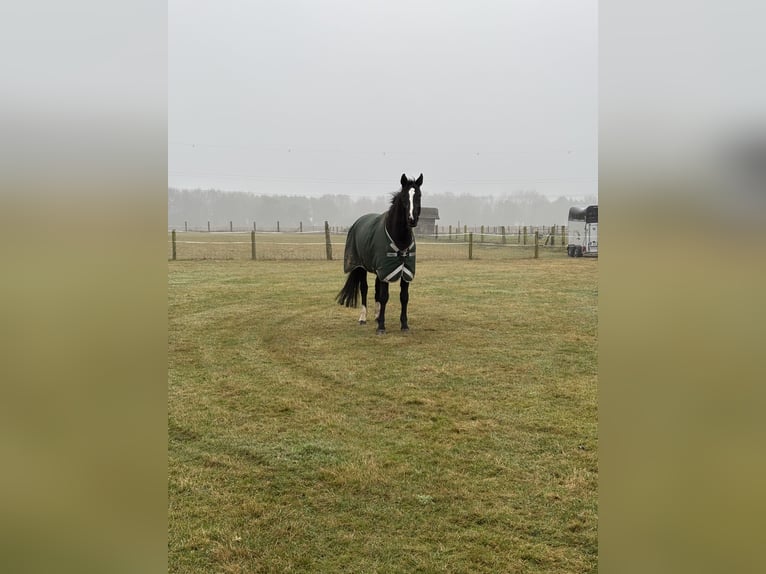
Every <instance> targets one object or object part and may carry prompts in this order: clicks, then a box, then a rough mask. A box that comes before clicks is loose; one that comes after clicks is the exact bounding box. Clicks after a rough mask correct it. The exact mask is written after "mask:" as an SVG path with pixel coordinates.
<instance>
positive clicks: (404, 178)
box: [401, 173, 407, 187]
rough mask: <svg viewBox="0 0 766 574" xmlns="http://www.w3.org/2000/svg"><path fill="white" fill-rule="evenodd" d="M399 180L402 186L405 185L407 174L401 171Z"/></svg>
mask: <svg viewBox="0 0 766 574" xmlns="http://www.w3.org/2000/svg"><path fill="white" fill-rule="evenodd" d="M401 182H402V187H404V186H405V185H407V174H406V173H403V174H402V179H401Z"/></svg>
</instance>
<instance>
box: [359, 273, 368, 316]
mask: <svg viewBox="0 0 766 574" xmlns="http://www.w3.org/2000/svg"><path fill="white" fill-rule="evenodd" d="M359 291H360V292H361V294H362V313H361V314H360V315H359V324H360V325H366V324H367V273H366V272H365V274H364V276H363V277H362V280H361V281H360V282H359Z"/></svg>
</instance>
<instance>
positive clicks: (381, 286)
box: [375, 278, 388, 335]
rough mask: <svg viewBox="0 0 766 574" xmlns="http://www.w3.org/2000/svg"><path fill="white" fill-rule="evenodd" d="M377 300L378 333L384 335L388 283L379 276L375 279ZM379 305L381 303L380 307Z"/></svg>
mask: <svg viewBox="0 0 766 574" xmlns="http://www.w3.org/2000/svg"><path fill="white" fill-rule="evenodd" d="M375 301H377V303H376V304H375V309H376V310H378V309H379V310H378V313H377V319H378V328H377V330H376V333H377V334H378V335H382V334H383V333H385V332H386V303H388V283H386V282H385V281H381V280H380V279H377V278H376V279H375ZM378 305H380V307H379V308H378Z"/></svg>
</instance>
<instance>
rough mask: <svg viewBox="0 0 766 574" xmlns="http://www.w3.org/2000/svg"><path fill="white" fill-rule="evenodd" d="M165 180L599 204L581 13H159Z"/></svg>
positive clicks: (281, 4)
mask: <svg viewBox="0 0 766 574" xmlns="http://www.w3.org/2000/svg"><path fill="white" fill-rule="evenodd" d="M168 10H169V24H168V28H169V30H168V44H169V45H168V48H169V56H168V185H169V186H171V187H178V188H217V189H222V190H230V191H250V192H255V193H275V194H299V195H320V194H324V193H342V194H348V195H352V196H358V195H367V196H377V195H381V194H384V193H387V192H389V191H393V190H395V189H396V188H398V182H399V178H400V176H401V174H402V173H403V172H406V173H407V174H408V175H410V176H411V177H416V176H417V175H418V174H419V173H423V174H424V179H425V182H424V187H423V192H424V194H425V193H428V192H429V191H431V192H433V193H442V192H452V193H457V194H460V193H471V194H476V195H487V194H500V193H513V192H514V191H518V190H536V191H538V192H539V193H542V194H544V195H546V196H548V197H550V198H551V199H554V198H557V197H559V196H561V195H565V196H569V197H584V196H593V195H596V193H597V186H598V180H597V177H598V165H597V158H598V155H597V147H598V141H597V127H598V126H597V117H598V116H597V112H598V101H597V87H598V86H597V83H598V82H597V71H598V70H597V63H598V54H597V39H598V35H597V14H598V12H597V1H596V0H490V1H482V0H475V1H471V2H469V1H467V0H463V1H451V0H427V1H426V0H420V1H418V0H407V1H402V0H385V1H377V0H372V1H343V0H279V1H277V0H274V1H262V2H258V1H249V2H248V1H244V0H243V1H239V0H234V1H232V0H229V1H225V0H216V1H204V0H184V1H180V0H170V1H169V4H168Z"/></svg>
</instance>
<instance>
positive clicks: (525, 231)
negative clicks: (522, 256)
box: [524, 225, 527, 245]
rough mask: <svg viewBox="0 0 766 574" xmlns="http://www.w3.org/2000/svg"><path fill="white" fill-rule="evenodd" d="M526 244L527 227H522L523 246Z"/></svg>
mask: <svg viewBox="0 0 766 574" xmlns="http://www.w3.org/2000/svg"><path fill="white" fill-rule="evenodd" d="M526 244H527V226H526V225H525V226H524V245H526Z"/></svg>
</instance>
